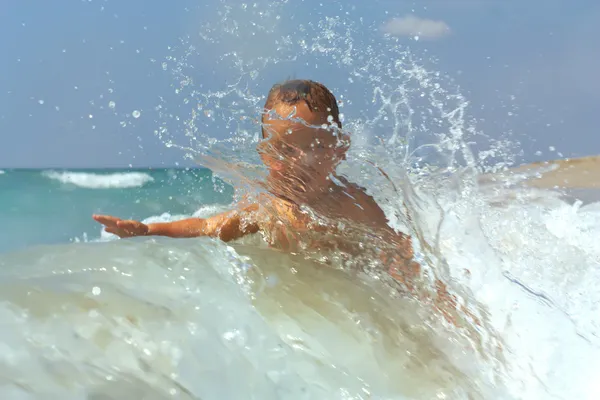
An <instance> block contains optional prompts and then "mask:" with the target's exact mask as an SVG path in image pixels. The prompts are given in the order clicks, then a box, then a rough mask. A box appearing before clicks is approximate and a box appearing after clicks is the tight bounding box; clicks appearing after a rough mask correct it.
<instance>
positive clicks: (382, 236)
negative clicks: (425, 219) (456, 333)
mask: <svg viewBox="0 0 600 400" xmlns="http://www.w3.org/2000/svg"><path fill="white" fill-rule="evenodd" d="M264 108H265V110H266V111H267V112H266V113H265V114H263V117H262V136H263V139H267V140H263V142H261V144H260V145H259V146H258V150H259V152H260V156H261V159H262V161H263V162H264V164H265V165H266V166H267V168H268V170H269V174H268V176H267V179H266V182H265V187H266V188H267V191H268V192H269V193H268V194H265V195H262V196H260V197H259V201H258V202H256V203H253V204H245V205H243V206H240V207H239V208H238V209H236V210H232V211H229V212H225V213H222V214H218V215H215V216H212V217H210V218H206V219H203V218H189V219H185V220H181V221H175V222H167V223H152V224H147V225H146V224H143V223H142V222H138V221H131V220H127V221H126V220H121V219H119V218H116V217H111V216H104V215H94V216H93V218H94V219H95V220H96V221H97V222H99V223H101V224H103V225H104V226H105V230H106V231H107V232H110V233H113V234H115V235H117V236H119V237H121V238H124V237H131V236H148V235H158V236H169V237H176V238H182V237H197V236H210V237H217V238H220V239H221V240H223V241H226V242H227V241H230V240H235V239H238V238H240V237H242V236H245V235H249V234H254V233H257V232H260V233H262V234H263V236H264V238H265V239H266V240H267V241H268V242H269V244H270V245H272V246H276V247H279V248H282V249H286V250H288V251H295V250H311V249H314V250H321V249H331V248H332V247H333V248H339V249H341V250H343V251H345V252H346V253H351V254H363V253H365V251H364V244H365V243H363V242H364V241H365V238H368V237H373V236H374V237H375V238H376V239H378V240H377V242H379V244H377V246H378V247H379V248H381V247H382V244H385V247H387V248H388V249H391V250H392V251H391V252H389V251H385V253H388V254H391V257H387V258H391V259H393V260H394V261H393V263H392V264H393V267H391V268H390V272H391V273H392V274H393V275H394V277H395V278H396V279H397V280H399V281H401V282H403V283H404V284H405V285H406V286H407V287H408V288H409V289H413V287H412V284H411V282H410V281H412V278H414V277H416V275H418V274H419V273H420V267H419V265H418V264H416V263H415V262H413V261H412V257H413V250H412V245H411V239H410V237H409V236H406V235H404V234H401V233H396V232H395V231H394V230H393V229H391V228H390V227H389V225H388V221H387V218H386V216H385V214H384V212H383V211H382V210H381V208H380V207H379V206H378V205H377V203H376V202H375V201H374V200H373V198H372V197H370V196H369V195H367V194H366V193H365V191H364V190H363V189H362V188H360V187H358V186H357V185H355V184H353V183H350V182H348V181H347V180H345V179H344V178H342V177H338V176H336V175H335V170H336V167H337V165H338V164H339V162H340V161H342V160H344V159H345V153H346V151H347V149H348V146H349V136H348V135H346V134H343V133H342V132H341V128H342V123H341V121H340V119H339V110H338V106H337V102H336V99H335V97H334V96H333V94H332V93H331V92H330V91H329V90H328V89H327V88H326V87H325V86H323V85H322V84H320V83H317V82H313V81H309V80H291V81H286V82H284V83H282V84H277V85H275V86H273V88H272V89H271V90H270V92H269V95H268V97H267V101H266V103H265V107H264ZM275 114H277V116H275ZM315 214H316V215H315ZM349 232H352V233H353V234H354V236H353V237H354V240H352V239H351V236H352V233H349ZM378 258H381V259H384V258H386V256H384V255H382V254H379V257H378Z"/></svg>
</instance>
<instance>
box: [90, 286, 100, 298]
mask: <svg viewBox="0 0 600 400" xmlns="http://www.w3.org/2000/svg"><path fill="white" fill-rule="evenodd" d="M100 293H102V289H100V288H99V287H98V286H94V287H93V288H92V294H93V295H94V296H99V295H100Z"/></svg>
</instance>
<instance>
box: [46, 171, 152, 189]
mask: <svg viewBox="0 0 600 400" xmlns="http://www.w3.org/2000/svg"><path fill="white" fill-rule="evenodd" d="M43 174H44V176H46V177H48V178H50V179H54V180H57V181H59V182H61V183H64V184H72V185H75V186H78V187H81V188H86V189H113V188H117V189H127V188H134V187H141V186H143V185H145V184H146V183H149V182H153V181H154V178H153V177H152V176H150V175H149V174H146V173H143V172H119V173H112V174H95V173H89V172H72V171H64V172H57V171H45V172H43Z"/></svg>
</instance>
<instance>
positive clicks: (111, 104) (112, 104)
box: [108, 101, 117, 108]
mask: <svg viewBox="0 0 600 400" xmlns="http://www.w3.org/2000/svg"><path fill="white" fill-rule="evenodd" d="M116 105H117V104H116V103H115V102H114V101H109V102H108V107H109V108H115V106H116Z"/></svg>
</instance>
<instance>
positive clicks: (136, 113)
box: [131, 110, 142, 119]
mask: <svg viewBox="0 0 600 400" xmlns="http://www.w3.org/2000/svg"><path fill="white" fill-rule="evenodd" d="M131 115H132V116H133V118H136V119H137V118H139V117H140V115H142V113H141V112H140V111H139V110H134V111H133V112H132V113H131Z"/></svg>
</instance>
